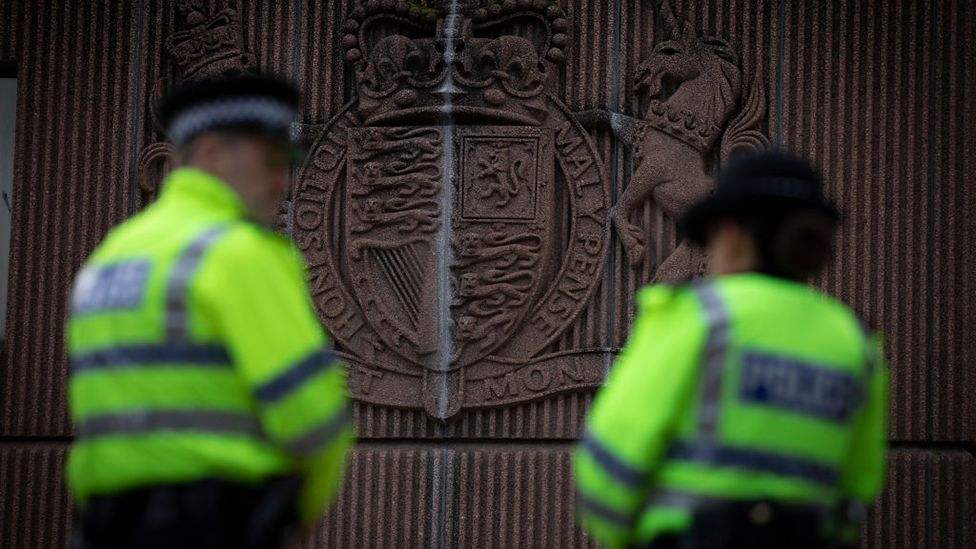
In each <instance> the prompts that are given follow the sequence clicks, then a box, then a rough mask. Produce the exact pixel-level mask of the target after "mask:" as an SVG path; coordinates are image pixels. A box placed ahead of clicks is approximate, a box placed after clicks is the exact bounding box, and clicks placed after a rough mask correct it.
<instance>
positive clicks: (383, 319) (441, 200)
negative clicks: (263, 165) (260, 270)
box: [292, 1, 609, 419]
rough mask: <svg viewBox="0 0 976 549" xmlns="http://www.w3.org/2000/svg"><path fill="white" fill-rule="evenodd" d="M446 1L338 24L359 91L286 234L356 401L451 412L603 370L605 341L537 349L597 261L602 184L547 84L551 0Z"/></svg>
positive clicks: (556, 58)
mask: <svg viewBox="0 0 976 549" xmlns="http://www.w3.org/2000/svg"><path fill="white" fill-rule="evenodd" d="M442 8H444V9H425V10H422V9H420V8H419V7H417V6H415V5H409V4H407V3H405V2H398V3H395V2H376V1H369V2H365V3H364V4H363V5H361V6H360V7H357V8H356V9H355V10H354V11H353V12H352V14H351V18H350V19H349V20H348V21H346V22H345V24H344V30H345V31H346V32H347V34H346V36H345V37H344V38H343V44H344V46H345V47H346V60H347V61H348V62H349V63H351V68H352V72H353V75H354V78H355V92H354V98H353V99H352V100H351V101H349V102H348V103H347V104H346V105H345V106H343V107H342V109H341V110H340V111H339V112H338V113H336V114H335V116H334V117H333V118H332V119H331V120H330V121H329V122H328V123H327V124H325V125H324V126H323V127H322V128H321V130H320V131H319V132H318V134H317V135H316V137H315V139H314V143H313V145H312V147H311V150H310V152H309V156H308V160H307V162H306V164H305V166H304V168H303V170H302V172H301V174H300V176H299V183H298V187H297V190H296V192H295V195H294V197H293V202H292V216H293V220H292V236H293V238H294V239H295V242H296V243H297V245H298V247H299V248H300V249H301V250H302V251H303V252H304V253H305V255H306V258H307V262H308V266H309V267H308V268H309V277H310V286H311V293H312V298H313V301H314V304H315V306H316V308H317V310H318V313H319V315H320V317H321V318H322V319H323V321H324V323H325V325H326V327H327V328H328V331H329V333H330V334H331V336H332V337H333V339H335V340H336V341H337V342H338V348H339V353H340V355H341V356H342V358H343V359H344V360H345V361H346V362H347V363H348V364H349V367H350V372H349V374H350V375H349V384H350V390H351V393H352V396H353V397H354V398H356V399H359V400H361V401H364V402H369V403H372V404H376V405H382V406H394V407H402V408H423V409H425V410H427V412H428V413H429V415H430V416H432V417H435V418H439V419H447V418H449V417H452V416H454V415H455V414H457V413H458V412H459V411H461V410H462V409H472V408H484V407H491V406H499V405H506V404H511V403H515V402H519V401H524V400H529V399H536V398H542V397H545V396H547V395H551V394H554V393H557V392H561V391H571V390H580V389H586V388H592V387H595V386H597V385H598V384H599V383H600V380H601V379H602V377H603V372H604V369H605V366H604V365H605V361H606V359H607V356H606V354H605V352H603V351H602V350H579V351H572V352H563V353H552V352H549V351H547V349H549V348H550V346H551V344H552V342H553V341H554V340H556V339H557V338H558V337H559V336H560V334H562V332H563V331H564V330H566V329H567V327H569V326H570V325H571V324H572V323H573V322H574V321H575V320H576V319H577V318H578V316H579V315H580V312H581V310H582V309H583V308H584V306H585V304H586V303H587V301H588V299H589V297H590V294H591V293H592V291H593V289H594V287H595V286H596V285H597V284H598V282H599V279H600V277H602V276H603V273H604V270H605V265H604V264H605V260H606V257H607V252H608V245H609V234H608V231H607V228H608V226H609V222H608V217H607V216H608V213H609V203H608V196H609V190H608V189H609V185H608V181H607V179H606V177H605V175H604V174H605V171H604V170H603V168H602V161H601V159H600V156H599V154H598V153H597V150H596V147H595V146H594V143H593V141H592V140H591V138H590V137H589V135H588V134H587V133H586V131H585V130H584V129H583V127H582V126H581V125H580V123H579V122H578V121H577V120H576V118H575V117H574V116H573V114H572V113H570V111H569V110H568V109H567V108H566V106H565V105H564V104H563V103H562V102H561V101H560V100H559V99H558V98H556V97H555V96H554V95H553V94H552V93H550V91H549V90H550V86H551V81H552V80H553V79H554V77H555V75H556V72H557V70H558V66H559V64H560V63H562V62H563V61H564V59H565V57H564V53H563V49H562V46H564V45H565V44H566V42H567V37H566V34H565V32H566V29H567V22H566V18H565V14H564V13H563V11H562V9H561V8H559V7H558V6H557V5H555V4H553V3H550V2H539V1H518V2H515V1H506V2H494V3H483V2H474V3H468V4H467V5H462V6H460V7H458V8H457V9H456V10H454V11H451V10H448V9H446V6H442Z"/></svg>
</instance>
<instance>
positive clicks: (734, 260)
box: [706, 222, 759, 276]
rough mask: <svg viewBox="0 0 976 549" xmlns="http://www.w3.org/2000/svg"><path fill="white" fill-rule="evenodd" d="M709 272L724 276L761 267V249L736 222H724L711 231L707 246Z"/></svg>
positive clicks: (752, 270) (713, 274) (712, 274)
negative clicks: (758, 248)
mask: <svg viewBox="0 0 976 549" xmlns="http://www.w3.org/2000/svg"><path fill="white" fill-rule="evenodd" d="M706 251H707V253H708V273H709V274H710V275H711V276H724V275H730V274H736V273H748V272H754V271H756V270H758V269H759V251H758V250H757V249H756V245H755V243H754V242H753V240H752V238H751V237H750V236H749V233H748V232H746V230H745V229H744V228H743V227H742V226H741V225H739V224H738V223H734V222H723V223H721V224H719V226H718V227H716V228H715V230H714V231H713V232H712V233H711V235H710V236H709V240H708V245H707V247H706Z"/></svg>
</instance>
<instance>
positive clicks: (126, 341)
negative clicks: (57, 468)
mask: <svg viewBox="0 0 976 549" xmlns="http://www.w3.org/2000/svg"><path fill="white" fill-rule="evenodd" d="M297 104H298V92H297V91H296V90H295V89H294V88H293V87H292V85H291V84H289V83H287V82H285V81H282V80H278V79H275V78H272V77H267V76H236V77H229V76H227V77H220V78H214V79H210V80H204V81H197V82H193V83H190V84H186V85H184V86H183V87H181V88H179V89H177V90H175V91H173V92H172V93H171V94H170V95H169V96H168V97H167V98H166V99H164V101H163V102H162V105H161V111H160V112H161V114H162V119H163V122H164V123H165V124H166V127H167V128H168V134H169V135H170V137H171V139H172V140H173V142H174V144H175V145H176V147H177V149H178V150H179V154H180V160H181V167H179V168H178V169H176V170H175V171H173V172H172V173H171V174H170V175H169V176H168V177H167V178H166V180H165V181H164V182H163V185H162V190H161V195H160V197H159V199H158V200H157V201H156V202H155V203H154V204H153V205H151V206H149V207H148V208H146V209H145V210H144V211H143V212H141V213H139V214H138V215H136V216H134V217H133V218H132V219H130V220H128V221H127V222H125V223H123V224H122V225H120V226H119V227H117V228H116V229H114V230H113V231H112V232H111V233H110V234H109V235H108V236H107V237H106V238H105V240H104V241H103V242H102V243H101V245H100V246H98V248H97V249H96V250H95V251H94V253H93V254H92V255H91V257H90V258H89V260H88V262H87V263H86V264H85V265H84V267H83V269H82V270H81V272H80V274H79V275H78V277H77V280H76V282H75V286H74V290H73V295H72V301H71V307H70V309H71V313H70V320H69V323H68V329H67V339H68V347H69V351H70V356H71V377H70V395H69V396H70V411H71V416H72V419H73V421H74V424H75V428H76V433H77V439H76V441H75V445H74V448H73V450H72V452H71V455H70V459H69V462H68V466H67V477H68V482H69V484H70V487H71V490H72V492H73V494H74V497H75V498H76V500H77V502H78V504H79V507H80V509H81V514H80V515H81V520H80V524H78V525H77V526H76V528H75V529H76V531H77V536H76V540H77V546H78V547H83V548H123V547H124V548H129V547H133V548H135V547H138V548H157V547H158V548H162V547H166V548H172V547H178V548H180V549H191V548H217V547H227V548H230V547H233V548H258V547H262V548H264V547H278V546H279V543H280V542H281V540H282V539H284V538H285V537H286V536H287V535H289V533H290V532H292V531H293V530H294V526H295V525H296V524H299V523H304V524H309V523H311V522H312V521H313V520H314V519H316V518H317V517H318V516H319V515H320V513H321V512H322V510H323V507H324V506H325V504H326V502H327V500H329V499H330V497H331V496H332V495H333V493H334V491H335V489H336V485H337V482H338V479H339V477H340V474H341V471H342V469H343V467H344V459H345V454H346V453H347V450H348V447H349V445H350V442H351V439H352V436H351V434H352V431H351V427H350V424H349V419H348V413H347V406H346V402H345V396H344V385H345V381H344V376H343V373H342V368H341V367H340V366H339V365H338V364H337V363H336V362H335V360H334V359H333V356H332V355H331V353H330V352H329V350H328V349H329V346H328V341H327V339H326V336H325V335H324V334H323V332H322V329H321V327H320V325H319V323H318V321H317V319H316V316H315V314H314V312H313V309H312V305H311V301H310V298H309V294H308V287H307V283H306V279H305V273H304V267H303V263H302V260H301V258H300V255H299V253H298V252H297V251H296V250H295V248H294V247H293V246H292V245H291V244H290V243H289V241H288V240H287V239H285V238H283V237H281V236H279V235H278V234H276V233H275V232H274V231H273V230H272V229H271V226H272V224H273V222H274V220H275V218H276V215H277V212H278V208H279V205H280V204H281V201H282V200H283V199H284V198H285V196H286V193H287V191H288V185H289V169H290V164H291V159H292V148H291V145H289V141H288V130H289V124H290V122H292V121H293V120H294V118H295V113H296V108H297Z"/></svg>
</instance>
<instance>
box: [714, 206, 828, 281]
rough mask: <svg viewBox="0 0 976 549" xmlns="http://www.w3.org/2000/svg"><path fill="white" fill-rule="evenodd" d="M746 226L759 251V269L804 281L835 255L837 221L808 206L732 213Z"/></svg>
mask: <svg viewBox="0 0 976 549" xmlns="http://www.w3.org/2000/svg"><path fill="white" fill-rule="evenodd" d="M733 218H735V219H736V220H737V221H738V222H739V223H741V224H742V226H743V227H745V229H746V231H747V232H748V233H749V235H750V236H751V237H752V240H753V242H754V243H755V245H756V251H757V253H758V254H759V266H758V267H757V269H756V270H757V271H759V272H761V273H764V274H768V275H770V276H775V277H779V278H785V279H788V280H796V281H803V280H806V279H808V278H810V277H811V276H813V275H815V274H817V273H818V272H819V271H820V270H821V269H822V268H823V267H824V265H826V264H827V261H828V260H830V258H831V256H832V255H833V237H834V231H835V229H836V226H837V222H836V221H835V220H834V219H831V218H830V217H828V216H826V215H824V214H823V213H820V212H817V211H814V210H807V209H788V210H779V211H770V212H764V213H759V212H754V213H751V214H746V215H742V216H733Z"/></svg>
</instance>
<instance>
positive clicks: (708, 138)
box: [644, 99, 722, 153]
mask: <svg viewBox="0 0 976 549" xmlns="http://www.w3.org/2000/svg"><path fill="white" fill-rule="evenodd" d="M644 123H645V124H646V126H647V127H651V128H654V129H656V130H658V131H661V132H664V133H666V134H668V135H670V136H671V137H674V138H675V139H677V140H679V141H682V142H684V143H686V144H688V145H690V146H691V147H692V148H694V149H695V150H697V151H699V152H702V153H704V152H706V151H708V149H709V148H711V146H712V144H713V143H715V140H716V139H717V138H718V136H719V134H720V133H721V131H722V129H721V128H719V127H718V126H716V125H715V124H714V123H710V122H704V121H702V120H701V119H700V118H699V117H698V116H696V115H695V113H692V112H690V111H686V110H679V109H677V108H675V107H674V106H673V105H669V104H667V103H665V102H662V101H658V100H656V99H655V100H653V101H651V104H650V108H649V109H648V111H647V117H646V119H645V121H644Z"/></svg>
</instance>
